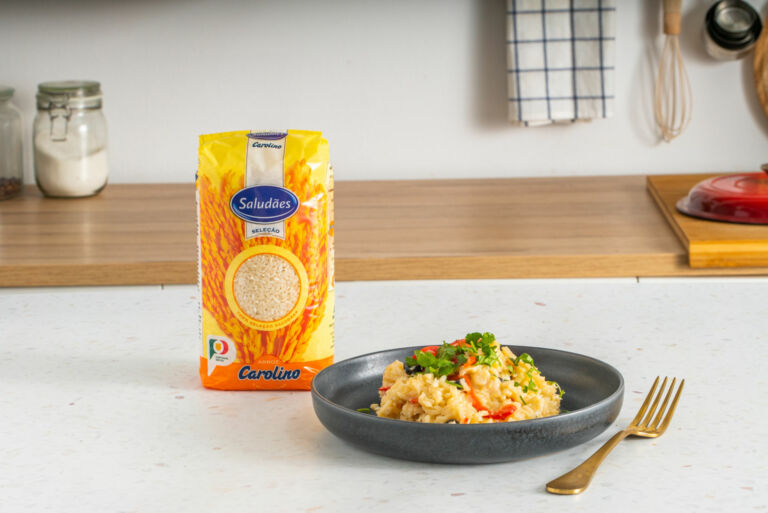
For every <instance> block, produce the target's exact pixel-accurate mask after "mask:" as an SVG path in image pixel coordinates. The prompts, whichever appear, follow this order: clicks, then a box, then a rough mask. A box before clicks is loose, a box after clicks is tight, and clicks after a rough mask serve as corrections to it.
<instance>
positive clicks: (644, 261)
mask: <svg viewBox="0 0 768 513" xmlns="http://www.w3.org/2000/svg"><path fill="white" fill-rule="evenodd" d="M765 275H768V267H754V268H744V267H733V268H700V269H692V268H690V267H688V265H687V262H686V261H685V257H684V256H682V255H667V254H659V255H616V256H587V257H581V256H572V255H571V256H541V255H537V256H498V257H465V256H462V257H423V258H342V259H337V260H336V280H337V281H340V282H344V281H383V280H470V279H481V280H488V279H532V278H636V277H666V276H668V277H680V276H765ZM196 283H197V264H196V263H195V262H148V263H142V264H124V263H114V264H89V265H28V266H13V267H11V268H8V267H0V287H60V286H116V285H193V284H196Z"/></svg>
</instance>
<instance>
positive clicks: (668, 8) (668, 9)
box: [664, 0, 683, 36]
mask: <svg viewBox="0 0 768 513" xmlns="http://www.w3.org/2000/svg"><path fill="white" fill-rule="evenodd" d="M682 5H683V0H664V33H665V34H667V35H670V36H676V35H678V34H679V33H680V27H681V25H682V14H681V11H682Z"/></svg>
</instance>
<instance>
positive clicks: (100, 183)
mask: <svg viewBox="0 0 768 513" xmlns="http://www.w3.org/2000/svg"><path fill="white" fill-rule="evenodd" d="M59 145H60V143H59ZM68 149H69V148H68V147H66V146H64V147H62V146H59V147H57V143H56V142H52V141H45V142H42V144H41V143H40V142H38V143H37V144H36V145H35V177H36V179H37V183H38V185H39V186H40V188H41V189H42V190H44V191H45V193H46V194H47V195H49V196H68V197H77V196H90V195H92V194H96V193H97V192H99V191H100V190H101V189H102V188H103V187H104V185H106V183H107V176H108V175H109V163H108V162H107V150H106V148H102V149H101V150H98V151H96V152H94V153H91V154H90V155H85V156H80V155H77V154H72V153H71V150H69V151H67V150H68ZM62 150H63V151H62Z"/></svg>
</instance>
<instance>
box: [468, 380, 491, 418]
mask: <svg viewBox="0 0 768 513" xmlns="http://www.w3.org/2000/svg"><path fill="white" fill-rule="evenodd" d="M464 390H465V391H466V392H467V393H468V394H469V397H470V399H472V406H474V407H475V409H476V410H477V411H483V410H485V411H488V408H486V407H485V405H483V403H482V401H480V399H479V398H478V397H477V395H476V394H475V390H474V389H473V388H472V382H471V381H470V380H469V378H464Z"/></svg>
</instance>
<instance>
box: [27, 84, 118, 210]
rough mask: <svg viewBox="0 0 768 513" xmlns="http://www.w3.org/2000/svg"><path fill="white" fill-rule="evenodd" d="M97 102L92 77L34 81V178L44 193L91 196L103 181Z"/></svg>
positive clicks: (102, 128) (105, 169)
mask: <svg viewBox="0 0 768 513" xmlns="http://www.w3.org/2000/svg"><path fill="white" fill-rule="evenodd" d="M101 104H102V95H101V84H99V83H98V82H92V81H76V80H68V81H62V82H44V83H42V84H40V85H38V91H37V116H35V126H34V133H33V138H34V148H35V181H36V182H37V186H38V187H40V190H41V191H43V194H45V195H46V196H51V197H56V198H81V197H84V196H93V195H95V194H98V193H99V192H100V191H101V190H102V189H103V188H104V187H105V186H106V185H107V177H108V175H109V164H108V159H107V122H106V120H105V119H104V114H103V113H102V111H101Z"/></svg>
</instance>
